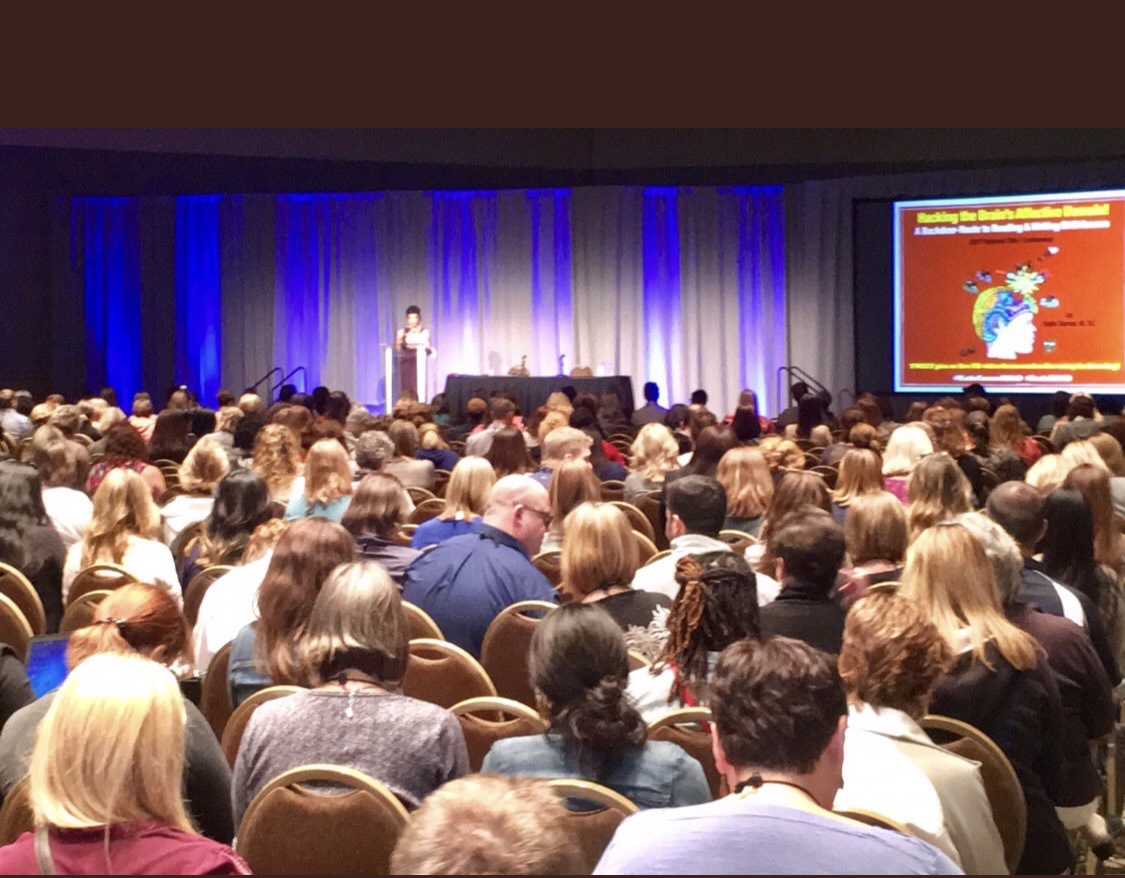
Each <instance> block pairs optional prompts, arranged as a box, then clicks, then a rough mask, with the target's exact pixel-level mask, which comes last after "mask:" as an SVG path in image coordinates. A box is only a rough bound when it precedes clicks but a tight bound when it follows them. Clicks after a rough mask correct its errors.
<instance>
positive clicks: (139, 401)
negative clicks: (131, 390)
mask: <svg viewBox="0 0 1125 878" xmlns="http://www.w3.org/2000/svg"><path fill="white" fill-rule="evenodd" d="M129 426H130V427H132V428H133V429H134V430H136V431H137V433H138V434H140V437H141V438H142V439H143V440H144V441H145V444H146V445H147V444H148V443H149V442H151V441H152V431H153V429H154V428H155V427H156V415H155V414H154V413H153V407H152V398H151V397H150V396H149V395H148V394H147V393H138V394H135V395H134V396H133V414H132V415H131V416H130V417H129Z"/></svg>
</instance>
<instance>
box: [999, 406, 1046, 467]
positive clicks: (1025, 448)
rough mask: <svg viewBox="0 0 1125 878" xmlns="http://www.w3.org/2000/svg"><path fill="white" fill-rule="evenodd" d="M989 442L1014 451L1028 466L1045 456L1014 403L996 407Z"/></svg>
mask: <svg viewBox="0 0 1125 878" xmlns="http://www.w3.org/2000/svg"><path fill="white" fill-rule="evenodd" d="M988 434H989V440H990V441H989V444H990V445H991V446H992V447H993V448H995V449H999V450H1001V451H1011V452H1014V453H1015V454H1016V455H1018V456H1019V458H1020V459H1021V460H1022V461H1023V462H1024V463H1025V464H1027V465H1028V466H1031V465H1032V464H1033V463H1035V461H1037V460H1038V459H1039V458H1040V457H1042V456H1043V450H1042V449H1041V448H1040V447H1039V445H1038V444H1037V443H1036V441H1035V440H1034V439H1032V438H1031V436H1030V435H1029V433H1028V430H1027V425H1026V424H1025V423H1024V422H1023V418H1021V417H1020V412H1019V409H1017V408H1016V407H1015V406H1014V405H1002V406H1000V407H999V408H997V409H996V413H995V414H994V415H993V416H992V420H991V421H990V422H989V427H988Z"/></svg>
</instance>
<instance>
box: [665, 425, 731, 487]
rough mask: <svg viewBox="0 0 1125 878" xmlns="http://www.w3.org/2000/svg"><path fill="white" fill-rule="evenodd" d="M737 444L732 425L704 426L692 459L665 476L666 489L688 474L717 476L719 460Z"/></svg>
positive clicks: (696, 442) (697, 439) (696, 441)
mask: <svg viewBox="0 0 1125 878" xmlns="http://www.w3.org/2000/svg"><path fill="white" fill-rule="evenodd" d="M737 445H738V438H737V437H736V436H735V435H734V430H732V429H731V428H730V427H727V426H725V425H716V426H711V427H704V428H703V429H702V430H700V431H699V435H698V437H697V438H696V440H695V450H694V451H693V452H692V455H691V460H689V461H688V462H687V463H686V464H685V465H684V466H683V467H681V468H680V469H677V470H673V471H672V472H670V473H668V474H667V475H666V476H665V477H664V487H665V490H667V488H668V485H670V484H671V483H672V482H674V481H675V480H676V479H682V478H684V477H686V476H707V477H708V478H712V479H713V478H715V473H716V472H717V471H718V469H719V461H720V460H722V459H723V455H724V454H726V453H727V452H728V451H730V450H731V449H732V448H734V447H735V446H737Z"/></svg>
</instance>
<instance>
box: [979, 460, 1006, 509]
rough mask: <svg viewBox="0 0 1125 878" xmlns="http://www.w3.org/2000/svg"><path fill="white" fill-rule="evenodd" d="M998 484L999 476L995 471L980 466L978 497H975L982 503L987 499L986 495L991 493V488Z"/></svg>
mask: <svg viewBox="0 0 1125 878" xmlns="http://www.w3.org/2000/svg"><path fill="white" fill-rule="evenodd" d="M999 484H1000V476H998V475H997V474H996V471H995V470H991V469H989V468H988V467H986V466H982V467H981V468H980V485H981V488H980V497H979V498H977V499H979V500H980V502H981V503H982V504H983V503H984V502H985V501H986V500H987V499H988V495H989V494H991V493H992V491H993V489H994V488H995V487H996V486H997V485H999Z"/></svg>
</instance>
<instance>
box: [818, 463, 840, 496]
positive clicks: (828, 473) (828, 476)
mask: <svg viewBox="0 0 1125 878" xmlns="http://www.w3.org/2000/svg"><path fill="white" fill-rule="evenodd" d="M811 471H812V472H814V473H816V474H817V475H818V476H820V477H821V478H822V479H824V481H825V482H827V483H828V490H830V491H835V490H836V482H837V480H838V479H839V478H840V471H839V470H837V469H836V468H835V467H832V466H821V465H819V464H818V465H817V466H814V467H813V468H812V470H811Z"/></svg>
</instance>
